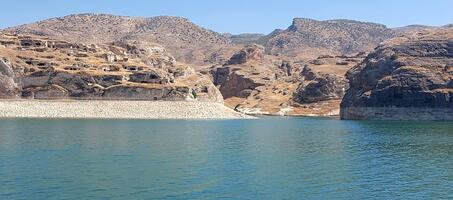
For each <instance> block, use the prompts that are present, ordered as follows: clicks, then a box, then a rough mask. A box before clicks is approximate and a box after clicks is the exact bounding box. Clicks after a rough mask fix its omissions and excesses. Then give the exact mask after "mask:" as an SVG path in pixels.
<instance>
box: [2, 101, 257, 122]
mask: <svg viewBox="0 0 453 200" xmlns="http://www.w3.org/2000/svg"><path fill="white" fill-rule="evenodd" d="M14 118H30V119H46V118H47V119H188V120H189V119H193V120H222V119H255V118H256V117H253V116H249V115H244V114H241V113H238V112H236V111H234V110H233V109H230V108H228V107H226V106H224V105H223V104H221V103H215V102H198V101H136V100H125V101H123V100H120V101H117V100H115V101H110V100H66V99H65V100H36V99H33V100H28V99H4V100H0V119H14Z"/></svg>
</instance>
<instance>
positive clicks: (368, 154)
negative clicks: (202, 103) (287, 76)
mask: <svg viewBox="0 0 453 200" xmlns="http://www.w3.org/2000/svg"><path fill="white" fill-rule="evenodd" d="M0 128H1V130H0V199H367V198H369V199H453V123H451V122H369V121H339V120H334V119H322V118H264V119H260V120H231V121H228V120H227V121H184V120H180V121H173V120H170V121H159V120H155V121H146V120H143V121H133V120H105V121H103V120H0Z"/></svg>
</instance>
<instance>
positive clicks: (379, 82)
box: [341, 28, 453, 120]
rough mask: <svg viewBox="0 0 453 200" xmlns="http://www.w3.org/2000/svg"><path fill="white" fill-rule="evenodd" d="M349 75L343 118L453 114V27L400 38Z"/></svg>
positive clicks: (374, 53) (440, 116)
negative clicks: (348, 87)
mask: <svg viewBox="0 0 453 200" xmlns="http://www.w3.org/2000/svg"><path fill="white" fill-rule="evenodd" d="M347 78H348V79H349V83H350V89H349V90H348V91H347V92H346V95H345V97H344V98H343V101H342V103H341V117H342V119H439V120H442V119H450V120H451V119H453V29H452V28H445V29H435V30H427V31H425V32H419V33H415V34H413V35H408V36H404V37H399V38H395V39H393V40H390V41H388V42H386V43H385V44H383V45H381V46H379V47H378V48H377V49H376V50H375V51H374V52H372V53H370V54H369V55H368V57H367V58H366V59H365V60H364V61H363V62H362V63H361V64H360V65H357V66H356V67H354V68H353V69H351V70H350V71H349V72H348V74H347Z"/></svg>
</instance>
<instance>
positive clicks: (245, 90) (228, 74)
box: [213, 67, 264, 98]
mask: <svg viewBox="0 0 453 200" xmlns="http://www.w3.org/2000/svg"><path fill="white" fill-rule="evenodd" d="M213 77H214V84H215V85H218V86H219V89H220V92H221V93H222V95H223V97H224V98H230V97H241V98H245V97H247V96H249V95H250V92H249V91H250V90H254V89H255V88H256V87H258V86H262V85H264V84H263V83H259V82H256V81H255V80H253V79H251V78H248V77H246V76H245V75H242V74H239V73H238V71H234V70H232V68H230V67H222V68H217V69H216V70H215V71H214V72H213Z"/></svg>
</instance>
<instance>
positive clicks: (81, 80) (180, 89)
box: [0, 34, 223, 102]
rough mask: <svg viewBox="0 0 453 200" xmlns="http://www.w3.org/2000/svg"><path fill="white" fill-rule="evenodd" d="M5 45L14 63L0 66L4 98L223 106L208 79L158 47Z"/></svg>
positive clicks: (25, 40) (46, 41) (11, 39)
mask: <svg viewBox="0 0 453 200" xmlns="http://www.w3.org/2000/svg"><path fill="white" fill-rule="evenodd" d="M4 44H7V45H4ZM63 44H64V45H63ZM0 45H3V46H2V47H1V48H0V56H3V55H7V56H8V57H9V60H7V59H2V60H1V62H0V98H27V99H107V100H108V99H113V100H115V99H121V100H126V99H129V100H180V101H187V100H191V101H213V102H223V98H222V95H221V93H220V92H219V90H218V89H217V88H216V87H215V86H214V85H213V84H212V82H211V81H210V79H209V78H208V77H206V76H204V75H202V74H198V73H196V72H195V71H194V70H193V69H192V68H191V67H188V66H186V65H184V64H182V63H178V62H176V60H175V59H174V58H173V57H172V56H171V55H170V54H168V53H167V52H166V51H165V49H163V48H162V47H160V46H158V45H154V46H153V45H150V46H134V45H129V44H125V43H117V44H110V45H104V44H98V45H84V44H73V43H68V42H64V41H59V40H54V39H50V38H43V37H35V36H22V35H14V34H8V35H6V34H0ZM81 55H83V56H81ZM10 61H11V62H10Z"/></svg>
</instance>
